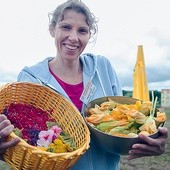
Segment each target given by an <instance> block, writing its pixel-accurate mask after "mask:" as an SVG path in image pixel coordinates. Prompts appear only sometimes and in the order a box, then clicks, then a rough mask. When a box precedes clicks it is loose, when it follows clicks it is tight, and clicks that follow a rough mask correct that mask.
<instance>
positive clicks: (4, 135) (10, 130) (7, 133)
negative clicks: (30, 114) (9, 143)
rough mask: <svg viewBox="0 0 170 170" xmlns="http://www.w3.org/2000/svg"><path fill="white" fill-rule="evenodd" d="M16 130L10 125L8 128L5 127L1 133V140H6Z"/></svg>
mask: <svg viewBox="0 0 170 170" xmlns="http://www.w3.org/2000/svg"><path fill="white" fill-rule="evenodd" d="M13 129H14V126H13V125H11V124H10V125H8V126H7V127H5V128H4V129H2V130H1V131H0V137H1V138H5V137H6V136H8V135H9V134H10V133H11V132H12V131H13Z"/></svg>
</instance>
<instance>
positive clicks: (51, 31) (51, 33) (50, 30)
mask: <svg viewBox="0 0 170 170" xmlns="http://www.w3.org/2000/svg"><path fill="white" fill-rule="evenodd" d="M49 32H50V35H51V36H52V37H53V38H54V37H55V34H54V27H53V26H52V25H50V26H49Z"/></svg>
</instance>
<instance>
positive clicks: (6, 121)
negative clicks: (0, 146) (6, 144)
mask: <svg viewBox="0 0 170 170" xmlns="http://www.w3.org/2000/svg"><path fill="white" fill-rule="evenodd" d="M9 125H11V122H10V121H9V120H8V119H5V120H3V121H1V122H0V130H2V129H4V128H5V127H6V126H9Z"/></svg>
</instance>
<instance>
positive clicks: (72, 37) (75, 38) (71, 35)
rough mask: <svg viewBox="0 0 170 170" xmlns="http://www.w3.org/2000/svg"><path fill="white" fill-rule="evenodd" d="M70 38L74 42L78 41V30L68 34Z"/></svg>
mask: <svg viewBox="0 0 170 170" xmlns="http://www.w3.org/2000/svg"><path fill="white" fill-rule="evenodd" d="M68 38H69V40H70V41H72V42H77V41H78V34H77V31H71V32H70V34H69V36H68Z"/></svg>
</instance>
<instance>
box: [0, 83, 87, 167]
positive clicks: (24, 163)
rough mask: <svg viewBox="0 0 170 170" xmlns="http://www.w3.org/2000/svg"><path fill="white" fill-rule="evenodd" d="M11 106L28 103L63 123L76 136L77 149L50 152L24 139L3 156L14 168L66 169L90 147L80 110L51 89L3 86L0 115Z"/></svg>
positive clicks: (28, 84)
mask: <svg viewBox="0 0 170 170" xmlns="http://www.w3.org/2000/svg"><path fill="white" fill-rule="evenodd" d="M11 103H22V104H29V105H33V106H35V107H37V108H41V109H42V110H44V111H46V112H47V113H48V114H50V117H52V118H54V119H55V120H56V122H58V123H60V124H61V126H62V129H63V130H64V131H66V132H68V133H69V134H70V135H71V136H74V138H75V142H76V146H77V148H78V149H77V150H75V151H73V152H67V153H50V152H45V151H42V150H40V149H38V148H37V147H34V146H31V145H29V144H28V143H26V142H25V141H24V140H22V139H21V141H20V142H19V144H18V145H17V146H15V147H12V148H10V149H8V150H6V152H5V153H4V155H3V156H4V159H5V161H6V162H7V163H8V164H9V165H10V166H11V167H12V168H13V169H15V170H62V169H67V168H69V167H70V166H72V165H73V164H75V162H76V161H77V160H78V159H79V158H80V157H81V156H82V154H84V152H85V151H86V150H87V149H88V148H89V142H90V133H89V130H88V128H87V126H86V123H85V121H84V119H83V118H82V116H81V115H80V113H79V111H78V110H77V109H76V107H75V106H74V105H73V104H72V103H71V102H69V101H68V100H67V99H66V98H64V97H63V96H61V95H60V94H58V93H56V92H54V91H53V90H51V89H50V88H48V87H46V86H42V85H39V84H33V83H28V82H14V83H8V84H6V85H3V86H1V87H0V113H2V111H3V109H4V108H6V107H8V106H9V105H10V104H11ZM49 111H50V112H49ZM51 111H52V113H51ZM14 137H16V135H15V134H14V133H12V134H10V136H9V138H8V139H7V140H10V139H11V138H14Z"/></svg>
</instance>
